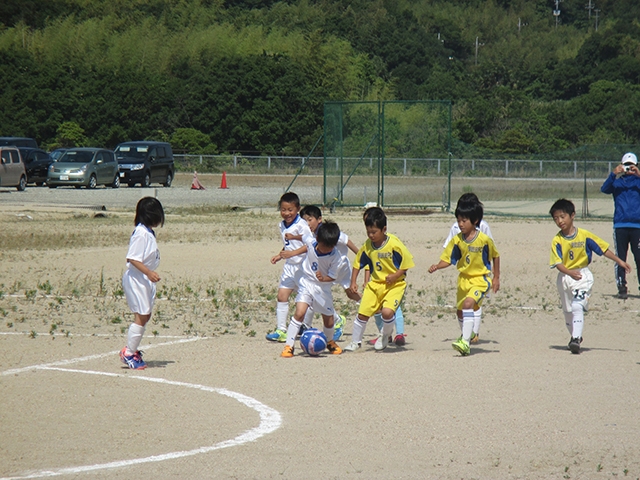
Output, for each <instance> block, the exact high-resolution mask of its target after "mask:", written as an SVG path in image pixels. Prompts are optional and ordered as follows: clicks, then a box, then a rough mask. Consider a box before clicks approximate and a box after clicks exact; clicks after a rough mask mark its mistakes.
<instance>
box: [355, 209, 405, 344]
mask: <svg viewBox="0 0 640 480" xmlns="http://www.w3.org/2000/svg"><path fill="white" fill-rule="evenodd" d="M364 225H365V227H366V229H367V236H368V237H369V239H368V240H367V241H366V242H365V244H364V245H363V246H362V247H361V248H360V250H358V253H357V255H356V258H355V260H354V263H353V270H352V273H351V291H352V292H353V293H357V292H358V284H357V280H358V274H359V273H360V270H361V269H363V268H364V267H366V266H368V267H369V271H370V272H371V279H370V280H369V282H368V283H367V284H366V286H365V288H364V292H363V293H362V300H360V308H359V309H358V315H357V316H356V318H355V320H354V322H353V333H352V336H351V343H350V344H349V345H347V346H346V347H345V350H346V351H350V352H354V351H356V350H358V349H359V348H360V347H361V346H362V337H363V335H364V330H365V328H366V327H367V321H368V320H369V318H370V317H371V316H372V315H374V314H375V313H377V312H381V314H382V321H383V327H382V335H381V336H380V337H378V339H377V340H376V343H375V345H374V347H375V349H376V350H384V349H385V348H387V345H389V337H390V336H391V333H392V332H393V327H394V324H395V313H396V310H397V309H398V307H399V306H400V302H402V297H404V291H405V289H406V288H407V283H406V281H405V277H406V273H407V270H408V269H410V268H412V267H414V266H415V264H414V263H413V256H412V255H411V254H410V253H409V250H407V247H405V246H404V244H403V243H402V242H401V241H400V240H399V239H398V237H396V236H395V235H391V234H388V233H387V216H386V215H385V214H384V212H383V211H382V209H381V208H379V207H371V208H369V209H367V210H366V211H365V213H364Z"/></svg>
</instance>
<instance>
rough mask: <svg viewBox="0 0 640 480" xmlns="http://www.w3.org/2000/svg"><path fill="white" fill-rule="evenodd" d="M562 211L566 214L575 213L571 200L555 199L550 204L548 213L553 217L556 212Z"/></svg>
mask: <svg viewBox="0 0 640 480" xmlns="http://www.w3.org/2000/svg"><path fill="white" fill-rule="evenodd" d="M558 211H560V212H564V213H566V214H567V215H573V214H574V213H576V206H575V205H574V204H573V202H572V201H571V200H567V199H566V198H561V199H560V200H556V202H555V203H554V204H553V205H551V209H550V210H549V214H550V215H551V216H552V217H553V215H554V214H555V213H556V212H558Z"/></svg>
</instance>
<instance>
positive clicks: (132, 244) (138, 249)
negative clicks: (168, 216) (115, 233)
mask: <svg viewBox="0 0 640 480" xmlns="http://www.w3.org/2000/svg"><path fill="white" fill-rule="evenodd" d="M126 258H127V259H131V260H137V261H139V262H141V263H142V264H143V265H144V266H145V267H147V268H148V269H149V270H152V271H155V270H157V268H158V266H160V252H159V251H158V244H157V243H156V236H155V234H154V233H153V230H151V229H150V228H148V227H146V226H144V225H142V224H139V225H137V226H136V228H135V230H134V231H133V234H132V235H131V238H130V239H129V251H128V252H127V257H126ZM122 286H123V288H124V293H125V296H126V298H127V304H128V305H129V308H130V309H131V311H132V312H133V313H139V314H141V315H148V314H150V313H151V310H152V308H153V303H154V300H155V296H156V284H155V283H154V282H152V281H151V280H149V278H148V277H147V276H146V275H145V274H143V273H142V272H141V271H140V270H138V269H137V268H136V267H134V266H133V265H132V264H131V263H130V262H127V269H126V270H125V272H124V275H123V276H122Z"/></svg>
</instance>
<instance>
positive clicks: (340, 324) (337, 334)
mask: <svg viewBox="0 0 640 480" xmlns="http://www.w3.org/2000/svg"><path fill="white" fill-rule="evenodd" d="M345 323H347V319H346V318H345V316H344V315H340V314H338V319H337V320H336V324H335V325H334V327H335V330H334V332H333V341H334V342H337V341H338V340H340V339H341V338H342V332H343V331H344V324H345Z"/></svg>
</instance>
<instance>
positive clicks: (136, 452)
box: [0, 205, 640, 479]
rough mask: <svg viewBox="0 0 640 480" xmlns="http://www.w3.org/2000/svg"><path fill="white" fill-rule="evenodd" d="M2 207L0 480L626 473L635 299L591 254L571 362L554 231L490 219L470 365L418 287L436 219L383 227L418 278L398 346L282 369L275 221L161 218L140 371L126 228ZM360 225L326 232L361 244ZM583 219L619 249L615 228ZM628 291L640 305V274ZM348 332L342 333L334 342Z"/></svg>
mask: <svg viewBox="0 0 640 480" xmlns="http://www.w3.org/2000/svg"><path fill="white" fill-rule="evenodd" d="M4 207H5V208H3V212H2V213H0V242H1V243H2V244H3V245H5V246H7V247H6V248H4V249H0V291H1V292H2V295H0V320H2V322H1V324H0V345H1V347H0V392H2V393H1V399H2V409H0V477H14V478H36V477H41V476H45V475H47V473H46V472H50V473H51V474H59V475H61V476H63V477H65V478H86V477H94V478H114V479H120V478H121V479H125V478H135V477H145V478H238V479H245V478H258V479H262V478H318V479H320V478H363V479H364V478H367V479H369V478H380V479H382V478H447V479H448V478H451V479H456V478H465V479H468V478H482V479H484V478H523V479H525V478H526V479H528V478H610V477H614V476H615V477H629V478H638V477H640V437H639V436H638V433H637V432H638V430H639V428H640V415H638V408H639V406H640V405H639V401H638V371H639V370H638V369H639V368H640V364H639V359H640V355H639V350H640V340H639V339H638V335H637V330H638V323H639V322H640V316H639V311H640V297H639V296H638V295H632V296H631V297H630V298H629V299H628V300H627V301H621V300H617V299H616V298H615V296H614V294H615V285H614V282H613V264H612V262H610V261H609V260H607V259H604V258H600V257H598V258H596V259H595V261H594V263H593V264H592V271H593V272H594V276H595V278H596V285H595V288H594V294H593V296H592V298H591V311H590V312H589V313H588V315H587V317H586V323H585V333H584V336H585V341H584V343H583V346H584V350H583V352H582V353H581V354H580V355H572V354H571V353H570V352H569V351H568V350H567V348H566V344H567V342H568V340H569V335H568V333H567V331H566V329H565V326H564V321H563V317H562V313H561V312H560V310H559V307H558V300H557V293H556V290H555V272H553V271H551V270H550V269H549V267H548V260H549V246H550V241H551V238H552V236H553V235H554V234H555V233H556V227H555V225H554V224H553V222H552V221H551V219H513V218H508V219H505V218H500V217H488V218H487V220H488V221H489V223H490V225H491V228H492V231H493V233H494V237H495V239H496V243H497V246H498V249H499V250H500V253H501V257H502V278H501V282H502V289H501V291H500V292H498V293H497V294H496V295H493V296H492V298H491V299H490V300H489V301H488V302H487V303H486V305H485V309H484V310H485V318H484V323H483V326H482V330H481V341H480V343H479V344H478V345H477V346H475V347H473V348H472V354H471V355H470V356H468V357H460V356H459V355H458V354H457V353H456V352H455V351H454V350H453V349H452V348H451V342H452V340H453V339H455V337H457V336H458V334H459V331H458V326H457V322H456V320H455V315H454V312H453V309H452V307H451V305H452V304H453V303H454V300H455V279H456V271H455V269H454V268H449V269H448V270H445V271H440V272H436V273H435V274H433V275H430V274H429V273H428V272H427V268H428V266H429V265H431V264H432V263H435V262H436V261H437V260H438V257H439V255H440V252H441V245H442V242H443V240H444V238H445V236H446V234H447V231H448V228H449V226H450V225H451V222H452V218H453V217H452V216H451V215H447V214H434V215H430V216H399V215H392V216H390V218H389V231H390V232H392V233H395V234H397V235H398V236H399V237H400V238H401V239H402V240H403V241H404V242H405V244H406V245H407V247H408V248H409V250H410V251H411V252H412V253H413V255H414V257H415V262H416V268H415V269H413V271H411V272H410V275H409V279H408V281H409V285H410V286H409V289H408V291H407V295H406V300H405V302H406V303H405V316H406V318H407V327H406V333H407V334H408V337H407V345H406V347H404V348H400V347H395V346H393V345H391V346H390V347H389V348H388V349H387V350H386V351H384V352H380V353H378V352H375V351H374V350H373V347H366V348H364V349H363V350H362V351H359V352H357V353H344V354H343V355H341V356H321V357H319V358H310V357H306V356H304V355H300V354H297V355H296V356H295V357H294V358H292V359H282V358H280V357H279V354H280V352H281V349H282V348H281V347H282V346H281V345H280V344H274V343H269V342H267V341H266V340H265V339H264V335H265V334H266V333H267V332H268V331H270V329H272V328H273V327H274V323H275V318H274V306H275V300H274V295H275V290H276V286H277V280H278V277H279V274H280V270H281V266H280V265H277V266H274V265H271V264H270V263H269V258H270V256H271V255H273V254H274V253H275V252H277V251H278V250H279V248H280V246H279V243H278V235H277V229H276V225H277V223H278V216H277V213H276V212H274V211H272V210H267V209H265V211H255V210H252V211H246V212H240V211H238V212H229V213H219V214H202V215H185V214H172V215H169V216H168V218H167V222H166V224H165V226H164V228H162V229H159V231H158V243H159V248H160V252H161V257H162V260H161V265H160V269H159V273H160V274H161V277H162V280H161V282H160V284H159V292H160V298H159V299H158V301H157V304H156V309H155V312H154V317H153V319H152V321H151V322H150V324H149V326H148V328H147V333H146V335H145V339H144V340H143V350H145V351H146V355H145V359H146V360H147V361H148V362H149V368H148V369H147V370H145V371H140V372H133V371H129V370H127V369H124V368H123V366H122V364H121V363H120V362H119V359H118V356H117V353H116V352H117V351H118V350H119V349H120V348H122V346H123V345H124V341H125V333H126V329H127V327H128V324H129V322H130V320H131V315H130V314H129V312H128V310H127V306H126V302H125V300H124V298H123V297H122V292H121V291H120V290H119V278H120V276H121V274H122V272H123V269H124V256H125V254H126V249H127V241H128V236H129V235H130V233H131V231H132V228H133V225H132V218H133V215H132V212H131V210H128V211H127V210H120V211H115V212H114V211H112V209H108V210H107V216H106V218H102V217H99V218H95V217H94V216H93V215H94V212H93V211H89V210H86V209H56V208H51V207H50V206H49V207H48V208H44V207H38V206H34V205H27V206H20V205H12V206H10V207H9V206H8V205H5V206H4ZM547 208H548V207H547ZM27 215H28V216H29V217H31V219H29V218H27V217H26V216H27ZM360 215H361V212H360V211H346V212H339V213H337V214H334V215H329V214H327V217H328V218H332V219H334V220H335V221H337V222H338V224H339V225H340V226H341V228H342V229H343V230H344V231H346V232H347V233H348V234H349V235H350V236H351V238H352V239H353V240H354V242H355V243H357V244H360V243H362V242H363V241H364V239H365V235H364V228H363V226H362V224H361V220H360ZM577 223H578V226H582V227H584V228H587V229H589V230H591V231H593V232H594V233H596V234H598V235H600V236H602V237H603V238H604V239H607V240H610V239H611V235H612V230H611V223H610V222H608V221H588V222H582V221H579V222H577ZM16 242H17V243H18V244H19V243H20V242H22V244H24V245H28V247H20V245H16ZM629 282H630V291H632V292H637V291H638V289H637V288H638V283H637V278H636V276H635V273H634V274H632V275H631V276H630V279H629ZM334 297H335V299H336V304H337V305H338V308H339V309H340V310H342V311H343V312H344V313H348V314H349V316H350V317H351V318H352V317H353V314H354V313H355V308H356V307H355V306H354V305H353V304H352V303H350V302H349V301H348V300H347V299H346V296H345V295H344V294H343V293H342V292H340V291H339V290H336V291H335V294H334ZM350 333H351V321H349V323H348V326H347V329H346V335H345V336H344V337H343V339H342V341H341V344H342V345H343V346H344V345H345V344H346V342H348V341H349V339H350ZM374 333H375V327H374V326H373V324H371V325H369V326H368V328H367V332H366V336H367V338H373V335H374ZM298 352H299V349H297V353H298ZM221 389H224V390H221ZM229 392H231V393H230V394H229ZM234 395H235V396H234ZM242 396H246V397H242ZM239 398H240V399H244V400H245V403H243V402H242V401H240V400H239ZM247 432H250V434H248V435H245V436H244V437H240V439H238V437H239V436H241V435H243V434H246V433H247ZM252 435H253V436H252ZM247 439H248V440H250V441H245V440H247ZM225 442H226V443H225ZM223 447H224V448H223ZM198 449H199V450H198Z"/></svg>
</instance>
